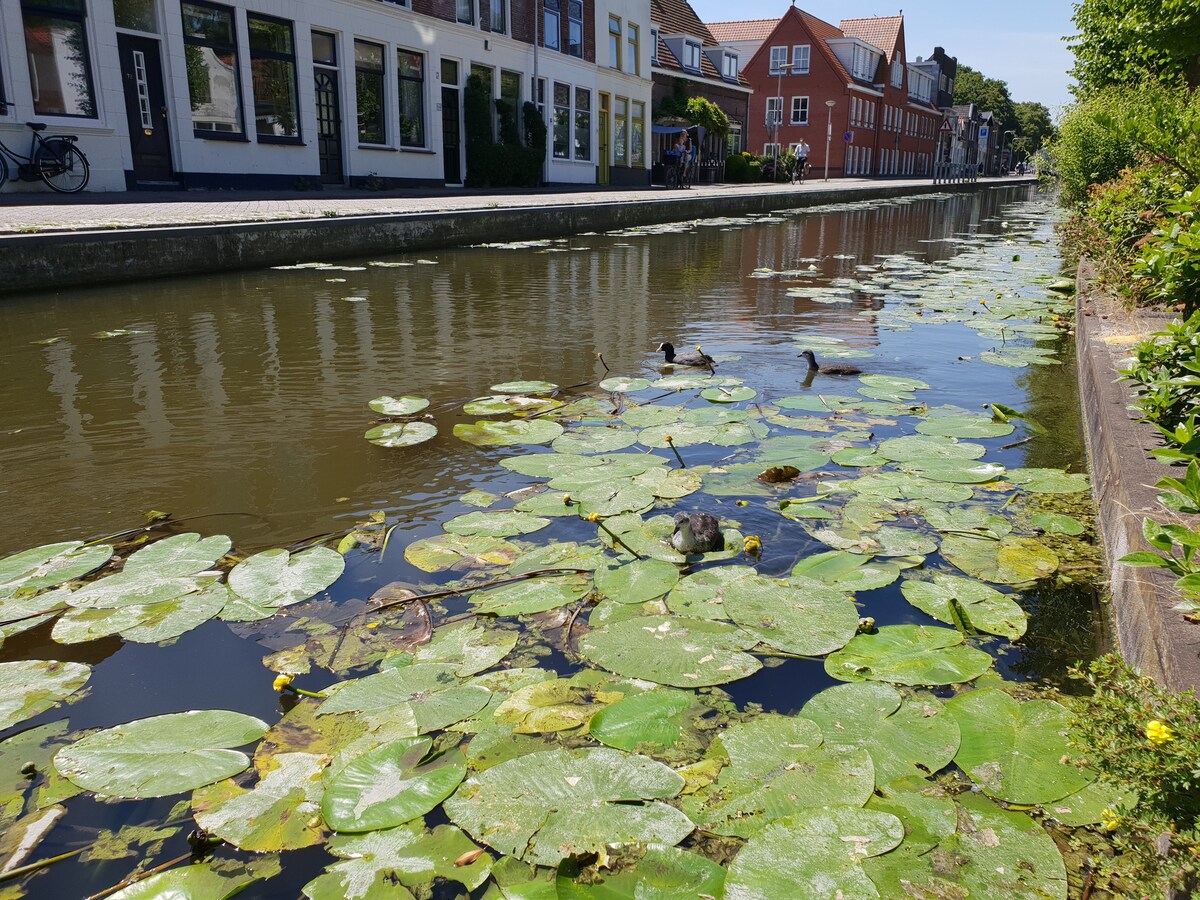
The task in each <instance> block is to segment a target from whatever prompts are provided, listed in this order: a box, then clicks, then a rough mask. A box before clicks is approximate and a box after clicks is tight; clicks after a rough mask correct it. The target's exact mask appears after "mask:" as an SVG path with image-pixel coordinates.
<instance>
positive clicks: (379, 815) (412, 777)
mask: <svg viewBox="0 0 1200 900" xmlns="http://www.w3.org/2000/svg"><path fill="white" fill-rule="evenodd" d="M432 746H433V741H432V740H430V739H429V738H409V739H407V740H398V741H393V742H391V743H388V744H384V745H383V746H382V747H378V748H377V749H375V750H372V751H371V752H369V753H365V754H363V755H362V756H360V757H358V758H357V759H355V760H353V761H352V762H350V763H349V764H348V765H347V766H346V767H345V768H344V769H342V770H341V771H340V772H338V773H337V774H336V775H334V776H333V778H332V779H330V780H329V782H328V784H327V785H326V787H325V794H324V796H323V797H322V799H321V815H322V816H323V817H324V819H325V821H326V823H327V824H328V825H329V827H330V828H332V829H333V830H334V831H339V832H359V831H378V830H380V829H382V828H393V827H395V826H397V825H402V824H403V823H405V822H408V821H410V820H412V819H415V818H417V817H418V816H423V815H425V813H427V812H429V811H430V810H431V809H433V808H434V807H435V806H437V805H438V804H439V803H441V802H442V801H443V800H445V799H446V798H447V797H449V796H450V795H451V794H452V793H454V790H455V788H457V787H458V786H459V784H460V783H461V782H462V780H463V778H465V777H466V774H467V761H466V758H465V757H464V756H463V755H462V752H461V751H459V750H457V749H455V750H451V751H449V752H447V753H443V754H438V755H435V756H434V757H433V758H432V759H428V760H427V757H428V756H429V751H430V749H431V748H432Z"/></svg>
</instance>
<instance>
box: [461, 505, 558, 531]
mask: <svg viewBox="0 0 1200 900" xmlns="http://www.w3.org/2000/svg"><path fill="white" fill-rule="evenodd" d="M549 524H550V520H549V519H540V518H538V517H537V516H531V515H528V514H527V513H521V512H516V511H515V510H511V509H502V510H497V511H495V512H472V513H466V514H464V515H461V516H455V517H454V518H453V519H450V520H449V521H448V522H446V523H445V524H444V525H443V526H442V528H443V529H445V530H446V531H447V532H449V533H450V534H466V535H483V536H485V537H498V538H505V537H512V536H513V535H517V534H529V533H531V532H534V531H538V530H539V529H542V528H545V527H546V526H547V525H549Z"/></svg>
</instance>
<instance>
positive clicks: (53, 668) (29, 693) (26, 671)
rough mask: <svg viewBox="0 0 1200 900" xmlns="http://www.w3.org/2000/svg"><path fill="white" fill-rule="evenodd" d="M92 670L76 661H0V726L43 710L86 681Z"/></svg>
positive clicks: (12, 723)
mask: <svg viewBox="0 0 1200 900" xmlns="http://www.w3.org/2000/svg"><path fill="white" fill-rule="evenodd" d="M91 673H92V670H91V668H90V667H89V666H85V665H84V664H83V663H77V662H58V661H56V660H49V659H29V660H19V661H17V662H0V729H4V728H8V727H9V726H11V725H15V724H17V723H18V722H23V721H25V720H26V719H29V718H32V717H33V716H36V715H37V714H38V713H41V712H45V711H46V710H48V709H50V707H52V706H54V705H56V704H57V703H59V702H60V701H62V700H65V699H66V698H67V697H70V696H71V695H72V694H74V693H75V692H76V691H77V690H79V689H80V688H81V687H83V686H84V685H85V684H87V680H88V678H89V676H90V675H91Z"/></svg>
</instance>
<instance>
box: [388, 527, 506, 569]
mask: <svg viewBox="0 0 1200 900" xmlns="http://www.w3.org/2000/svg"><path fill="white" fill-rule="evenodd" d="M520 552H521V551H520V548H518V547H517V546H516V544H510V543H509V542H508V541H506V540H503V539H502V538H493V537H485V536H483V535H472V536H463V535H458V534H439V535H435V536H433V537H431V538H423V539H422V540H419V541H413V542H412V543H411V544H409V545H408V546H407V547H405V548H404V558H405V559H406V560H408V561H409V562H410V563H412V564H413V565H414V566H416V567H417V568H418V569H420V570H421V571H422V572H444V571H446V570H447V569H483V568H487V567H488V566H507V565H509V564H510V563H511V562H512V561H513V560H515V559H516V558H517V556H518V555H520Z"/></svg>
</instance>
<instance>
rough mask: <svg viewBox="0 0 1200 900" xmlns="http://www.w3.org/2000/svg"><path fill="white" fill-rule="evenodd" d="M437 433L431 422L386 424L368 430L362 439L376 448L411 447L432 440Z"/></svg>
mask: <svg viewBox="0 0 1200 900" xmlns="http://www.w3.org/2000/svg"><path fill="white" fill-rule="evenodd" d="M437 433H438V431H437V426H436V425H434V424H433V423H432V422H388V423H386V424H384V425H376V426H375V427H374V428H368V429H367V431H366V433H365V434H364V435H363V437H364V438H366V439H367V440H368V441H370V442H371V443H372V444H375V445H376V446H377V447H411V446H413V445H414V444H423V443H425V442H426V441H428V440H432V439H433V438H435V437H437Z"/></svg>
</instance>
